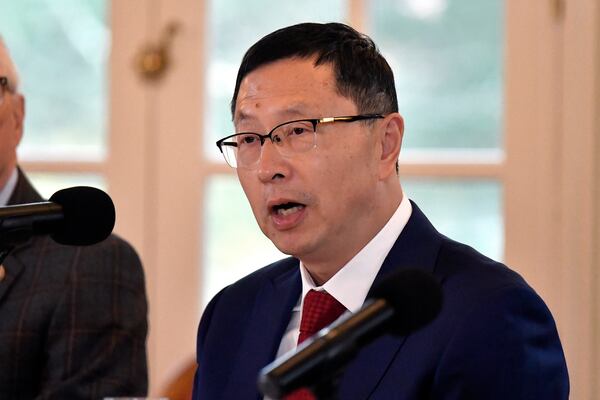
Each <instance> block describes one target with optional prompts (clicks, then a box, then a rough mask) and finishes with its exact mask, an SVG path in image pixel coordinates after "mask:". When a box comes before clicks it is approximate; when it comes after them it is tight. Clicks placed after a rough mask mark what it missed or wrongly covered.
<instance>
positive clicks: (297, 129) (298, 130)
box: [292, 126, 306, 135]
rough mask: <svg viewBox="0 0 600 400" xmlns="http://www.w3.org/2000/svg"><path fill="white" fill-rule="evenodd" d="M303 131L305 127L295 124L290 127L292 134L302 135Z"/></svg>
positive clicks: (304, 131)
mask: <svg viewBox="0 0 600 400" xmlns="http://www.w3.org/2000/svg"><path fill="white" fill-rule="evenodd" d="M303 133H306V129H304V128H302V127H299V126H296V127H294V128H292V134H293V135H302V134H303Z"/></svg>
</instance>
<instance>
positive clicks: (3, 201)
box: [0, 168, 19, 207]
mask: <svg viewBox="0 0 600 400" xmlns="http://www.w3.org/2000/svg"><path fill="white" fill-rule="evenodd" d="M18 176H19V173H18V172H17V168H15V169H14V170H13V172H12V174H10V177H9V178H8V181H6V184H5V185H4V187H3V188H2V189H0V207H4V206H6V205H7V204H8V200H9V199H10V196H12V194H13V191H14V190H15V186H17V178H18Z"/></svg>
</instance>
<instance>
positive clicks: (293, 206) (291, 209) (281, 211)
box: [272, 202, 305, 216]
mask: <svg viewBox="0 0 600 400" xmlns="http://www.w3.org/2000/svg"><path fill="white" fill-rule="evenodd" d="M304 207H305V205H304V204H300V203H294V202H289V203H283V204H278V205H275V206H273V208H272V211H273V213H275V214H277V215H283V216H285V215H290V214H293V213H295V212H298V211H301V210H302V209H303V208H304Z"/></svg>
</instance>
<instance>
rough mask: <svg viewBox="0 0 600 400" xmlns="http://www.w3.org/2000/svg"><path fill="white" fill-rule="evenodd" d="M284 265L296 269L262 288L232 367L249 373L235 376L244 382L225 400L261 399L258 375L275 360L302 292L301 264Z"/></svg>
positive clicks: (230, 387) (235, 385) (232, 388)
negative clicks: (252, 396) (250, 394)
mask: <svg viewBox="0 0 600 400" xmlns="http://www.w3.org/2000/svg"><path fill="white" fill-rule="evenodd" d="M284 263H293V264H294V265H295V266H296V267H295V268H285V267H284V266H281V269H282V270H283V269H287V271H286V272H285V273H283V274H282V275H279V276H277V277H275V278H274V279H272V280H266V281H265V282H264V283H263V285H262V287H261V288H260V290H259V293H258V295H257V296H256V301H255V303H254V306H253V309H252V315H251V318H250V319H249V321H250V322H249V324H248V326H247V327H246V328H245V332H246V335H245V337H244V340H243V342H242V345H241V346H240V349H239V352H238V357H237V361H236V362H235V363H234V365H232V368H233V369H235V368H244V369H245V370H246V371H248V372H247V373H244V372H240V371H237V372H236V373H235V375H236V376H238V377H240V379H239V380H238V381H236V382H232V383H233V384H229V385H228V390H227V393H225V396H224V397H223V398H226V399H238V398H239V399H241V398H248V393H257V395H256V398H259V396H258V389H257V380H258V371H260V370H261V369H262V368H263V367H264V366H266V365H267V364H269V363H270V362H271V361H273V360H274V359H275V356H276V354H277V350H278V348H279V343H280V342H281V338H282V336H283V333H284V332H285V329H286V327H287V325H288V324H289V321H290V318H291V314H292V309H293V307H294V306H295V305H296V303H297V301H298V298H299V297H300V293H301V290H302V283H301V279H300V271H299V269H298V268H297V266H298V260H296V259H287V260H285V261H284ZM288 265H289V264H288Z"/></svg>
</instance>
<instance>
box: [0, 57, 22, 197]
mask: <svg viewBox="0 0 600 400" xmlns="http://www.w3.org/2000/svg"><path fill="white" fill-rule="evenodd" d="M5 73H6V71H5V69H4V68H3V67H2V63H1V62H0V76H4V74H5ZM0 90H3V89H0ZM23 114H24V101H23V97H22V96H21V95H19V94H15V93H11V92H9V91H5V92H4V96H3V99H2V101H1V102H0V188H1V187H2V186H3V185H4V183H6V179H8V177H9V176H10V173H11V172H12V170H13V168H14V166H15V165H16V162H17V161H16V157H17V156H16V149H17V145H18V144H19V141H20V140H21V135H22V131H23Z"/></svg>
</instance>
